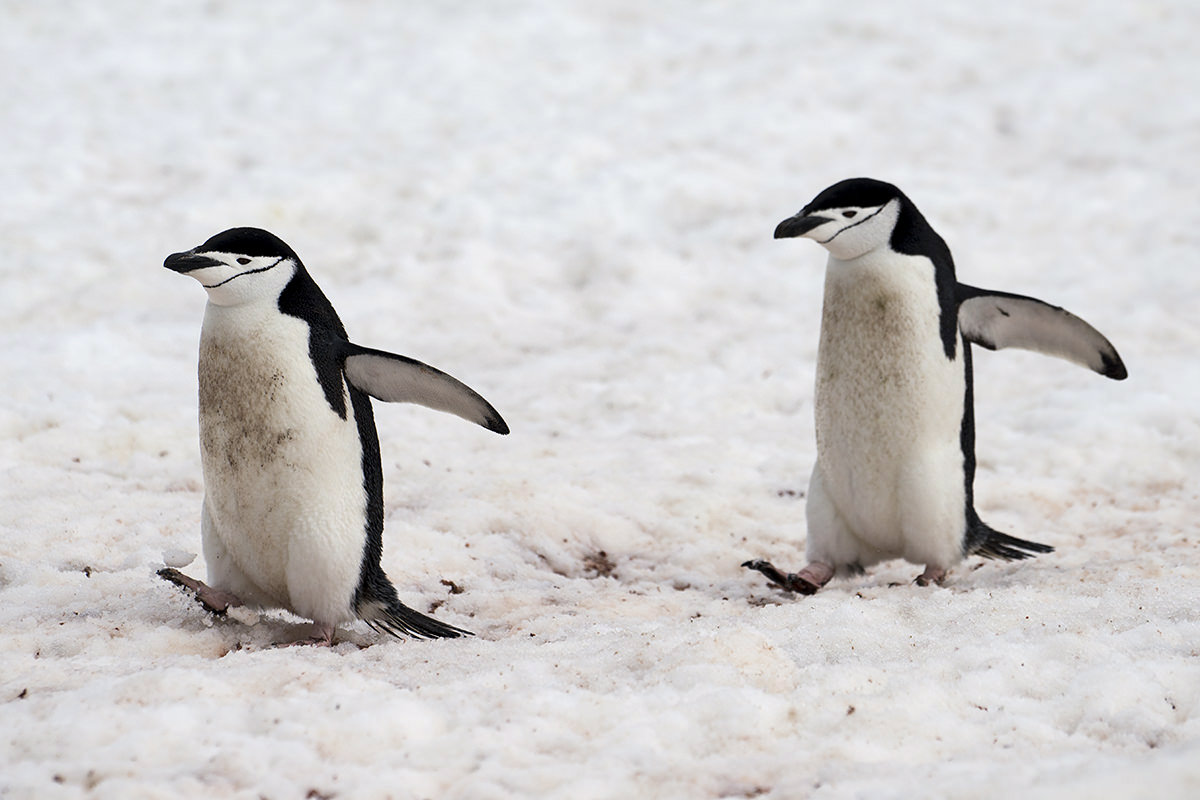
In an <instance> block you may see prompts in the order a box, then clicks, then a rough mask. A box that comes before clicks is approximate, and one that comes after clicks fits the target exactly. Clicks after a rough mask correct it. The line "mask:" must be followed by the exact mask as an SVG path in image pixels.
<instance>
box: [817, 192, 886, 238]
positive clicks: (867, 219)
mask: <svg viewBox="0 0 1200 800" xmlns="http://www.w3.org/2000/svg"><path fill="white" fill-rule="evenodd" d="M889 202H890V201H889ZM885 208H887V203H884V204H883V205H882V206H880V208H879V210H878V211H876V212H875V213H874V214H871V215H870V216H867V217H863V218H862V219H860V220H859V221H858V222H855V223H854V224H853V225H847V226H846V227H844V228H842V229H841V230H839V231H838V232H837V233H835V234H834V235H833V236H830V237H829V238H828V239H826V240H825V241H818V242H817V244H829V243H830V242H832V241H833V240H834V239H836V238H837V237H839V236H841V235H842V234H843V233H845V232H846V231H848V230H850V229H851V228H857V227H858V226H859V225H862V224H863V223H864V222H869V221H870V220H873V219H875V218H876V217H878V216H879V215H880V214H882V213H883V209H885Z"/></svg>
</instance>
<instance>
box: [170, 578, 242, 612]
mask: <svg viewBox="0 0 1200 800" xmlns="http://www.w3.org/2000/svg"><path fill="white" fill-rule="evenodd" d="M158 577H160V578H162V579H163V580H165V581H169V582H170V583H173V584H175V585H176V586H182V587H183V588H185V589H190V590H192V591H193V592H195V596H196V599H197V600H199V601H200V605H202V606H204V607H205V608H207V609H208V610H209V611H211V612H212V613H213V614H216V615H217V616H218V617H223V616H225V612H226V611H228V610H229V609H230V608H232V607H234V606H240V605H242V601H241V599H240V598H239V597H238V596H237V595H236V594H234V593H233V592H227V591H225V590H224V589H214V588H213V587H211V586H209V585H208V584H207V583H205V582H204V581H198V580H196V579H195V578H189V577H188V576H187V575H184V574H183V573H182V572H180V571H179V570H177V569H172V568H171V567H164V568H163V569H160V570H159V571H158Z"/></svg>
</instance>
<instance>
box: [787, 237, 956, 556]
mask: <svg viewBox="0 0 1200 800" xmlns="http://www.w3.org/2000/svg"><path fill="white" fill-rule="evenodd" d="M939 330H940V329H939V306H938V301H937V291H936V288H935V284H934V266H933V263H932V262H931V261H929V260H928V259H926V258H924V257H920V256H899V257H898V256H897V254H895V253H892V252H889V253H887V255H886V256H883V257H881V256H880V255H879V254H878V252H874V253H868V254H867V255H865V256H862V257H860V258H857V259H854V260H851V261H838V260H836V259H833V258H830V260H829V263H828V266H827V268H826V276H825V298H824V308H823V312H822V320H821V339H820V346H819V351H818V356H817V379H816V394H815V416H816V434H817V465H816V468H815V469H814V475H813V481H812V490H811V492H810V497H809V501H808V502H809V514H808V517H809V532H808V555H809V558H810V559H811V560H817V561H824V562H825V563H829V564H831V565H833V566H835V567H846V566H868V565H870V564H873V563H876V562H878V561H882V560H884V559H888V558H897V557H900V558H904V559H906V560H908V561H911V562H914V563H918V564H933V565H936V566H940V567H946V566H949V565H951V564H953V563H955V562H957V561H958V560H960V559H961V558H962V541H963V534H964V530H965V526H966V512H965V508H966V506H965V496H966V490H965V485H964V476H963V455H962V450H961V446H960V440H959V433H960V429H961V425H962V416H963V402H964V399H963V396H964V390H965V384H964V380H965V376H964V372H963V362H962V358H961V352H960V351H961V344H960V343H959V342H958V339H957V336H956V339H955V342H956V344H955V358H954V359H950V358H947V357H946V353H945V350H944V347H943V344H942V338H941V336H940V333H939Z"/></svg>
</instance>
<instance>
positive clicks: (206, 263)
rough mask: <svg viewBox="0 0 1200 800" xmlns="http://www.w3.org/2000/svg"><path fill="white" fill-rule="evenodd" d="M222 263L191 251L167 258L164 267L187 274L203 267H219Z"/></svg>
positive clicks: (173, 254) (174, 254)
mask: <svg viewBox="0 0 1200 800" xmlns="http://www.w3.org/2000/svg"><path fill="white" fill-rule="evenodd" d="M221 263H222V262H220V261H217V260H216V259H215V258H209V257H208V256H199V255H196V254H195V253H193V252H191V251H190V250H189V251H188V252H186V253H172V254H171V255H169V256H167V260H166V261H164V262H163V266H164V267H166V268H167V269H170V270H174V271H175V272H178V273H180V274H185V275H186V274H187V273H189V272H191V271H192V270H194V269H201V268H203V267H219V266H221Z"/></svg>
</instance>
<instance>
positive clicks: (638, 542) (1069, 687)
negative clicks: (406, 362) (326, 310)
mask: <svg viewBox="0 0 1200 800" xmlns="http://www.w3.org/2000/svg"><path fill="white" fill-rule="evenodd" d="M0 10H2V18H3V24H2V25H0V66H2V69H0V101H2V106H0V107H2V108H3V111H2V112H0V113H2V114H3V125H0V274H2V275H3V291H2V292H0V378H2V379H3V385H4V394H3V400H2V401H0V466H2V469H3V477H2V478H0V501H2V503H3V510H4V513H3V515H2V518H0V631H2V633H0V721H2V724H0V796H4V797H14V798H17V797H38V798H56V797H64V798H69V797H81V796H85V795H87V796H95V797H122V798H125V797H142V796H146V797H181V796H184V797H198V796H205V797H210V796H211V797H222V796H239V797H259V796H263V797H270V798H289V797H292V798H303V797H396V798H524V797H564V798H572V799H573V800H580V799H582V798H600V797H622V798H632V797H681V798H682V797H687V798H702V797H735V798H737V797H761V798H795V797H805V796H812V797H818V798H842V797H872V798H880V797H884V798H886V797H903V798H909V797H914V796H944V797H1012V796H1018V795H1019V796H1023V797H1037V796H1044V797H1053V798H1061V797H1088V798H1096V797H1125V796H1135V795H1141V796H1146V795H1150V794H1153V795H1154V796H1157V797H1195V796H1197V793H1200V589H1198V586H1200V569H1198V568H1197V562H1198V559H1197V544H1198V542H1200V527H1198V524H1197V518H1198V516H1200V500H1198V499H1197V495H1198V492H1200V488H1198V482H1197V477H1196V473H1197V469H1198V467H1200V410H1198V408H1200V407H1198V402H1200V400H1198V398H1200V372H1198V369H1197V358H1196V353H1197V351H1198V350H1200V326H1198V325H1197V323H1196V315H1197V307H1198V306H1197V303H1198V300H1200V269H1197V252H1198V250H1200V227H1198V226H1197V224H1196V213H1195V210H1196V187H1197V186H1198V185H1200V155H1198V154H1200V102H1198V101H1197V94H1196V86H1197V76H1200V48H1198V47H1197V46H1196V42H1197V39H1198V37H1200V6H1197V5H1196V4H1195V3H1194V2H1191V0H1163V1H1162V2H1158V1H1156V0H1146V1H1145V2H1125V3H1116V2H1106V3H1099V4H1080V3H1071V2H1013V3H990V4H986V5H984V4H967V3H960V4H955V3H940V2H934V1H933V0H923V2H913V3H893V2H886V1H885V0H864V1H863V2H856V3H850V4H841V5H839V4H831V3H828V2H824V3H816V2H807V0H797V1H796V2H786V3H781V2H774V1H773V0H746V1H745V2H737V3H725V2H709V1H705V0H701V1H700V2H697V0H686V2H685V1H684V0H665V1H664V2H656V3H642V2H633V0H613V1H607V2H591V0H568V1H567V2H554V3H550V2H546V3H522V2H506V1H503V0H502V1H501V2H489V3H466V2H456V1H454V0H448V1H447V2H434V3H389V2H382V0H379V1H372V0H357V1H354V0H347V2H338V3H334V2H323V3H305V4H295V3H287V2H281V1H279V0H270V1H269V2H261V3H232V2H224V0H215V1H214V2H206V3H187V2H167V3H154V4H147V3H133V2H127V1H125V2H116V1H114V2H105V3H85V2H62V3H31V2H19V1H18V0H12V1H11V2H4V3H3V5H2V9H0ZM857 175H868V176H872V177H877V178H882V179H885V180H890V181H892V182H895V183H897V184H898V185H900V186H901V187H902V188H904V189H905V190H906V192H907V193H908V195H909V196H910V197H911V198H912V199H913V200H914V202H916V204H917V205H918V206H919V207H920V208H921V210H922V211H923V212H924V213H925V215H926V216H927V217H928V219H929V220H930V221H931V222H932V224H933V225H934V227H935V228H936V229H937V230H938V231H939V232H940V233H941V234H942V235H943V236H944V237H945V238H946V239H947V241H948V242H949V244H950V246H951V248H952V249H953V251H954V254H955V258H956V262H957V266H958V271H959V277H960V278H961V279H962V280H963V281H964V282H967V283H971V284H974V285H977V286H983V287H987V288H994V289H1002V290H1007V291H1013V292H1020V293H1023V294H1030V295H1034V296H1036V297H1039V298H1042V299H1045V300H1047V301H1049V302H1053V303H1056V304H1060V305H1063V306H1064V307H1066V308H1068V309H1070V310H1071V311H1073V312H1075V313H1077V314H1079V315H1080V316H1082V317H1084V318H1085V319H1087V320H1088V321H1089V322H1091V323H1093V324H1094V325H1095V326H1096V327H1097V328H1099V329H1100V330H1101V331H1103V332H1104V333H1105V334H1106V335H1107V336H1108V337H1109V338H1110V339H1111V340H1112V341H1113V343H1114V344H1115V345H1116V346H1117V348H1118V350H1119V351H1120V352H1121V355H1122V356H1123V358H1124V359H1125V361H1126V363H1127V364H1128V366H1129V372H1130V377H1129V379H1128V380H1127V381H1124V382H1115V381H1109V380H1105V379H1104V378H1101V377H1099V376H1097V375H1095V374H1092V373H1090V372H1088V371H1086V370H1084V369H1080V368H1078V367H1076V366H1074V365H1071V364H1068V363H1066V362H1062V361H1058V360H1054V359H1049V358H1046V357H1044V356H1039V355H1036V354H1032V353H1025V352H1017V351H1005V352H999V353H988V352H985V351H981V350H977V351H976V359H975V361H976V407H977V416H978V426H977V427H978V456H979V474H978V478H977V482H976V493H977V505H978V508H979V510H980V513H981V515H982V516H983V518H984V519H985V520H987V521H988V522H990V523H991V524H992V525H993V526H995V527H997V528H998V529H1000V530H1004V531H1008V532H1010V533H1012V534H1014V535H1017V536H1021V537H1024V538H1029V539H1033V540H1036V541H1041V542H1046V543H1048V544H1051V545H1054V546H1055V547H1056V548H1058V549H1057V551H1056V552H1055V553H1053V554H1050V555H1046V556H1042V557H1039V558H1036V559H1033V560H1031V561H1027V562H1023V563H995V562H982V561H980V560H978V559H973V560H970V561H968V562H966V563H964V564H962V565H960V566H959V567H958V568H956V569H955V570H953V572H952V573H951V575H950V578H949V580H948V582H947V583H946V584H945V585H944V586H942V587H929V588H920V587H917V586H914V585H913V584H912V579H913V578H914V577H915V576H916V574H917V573H918V572H919V571H920V566H919V565H911V564H906V563H903V562H889V563H886V564H883V565H880V566H878V567H875V568H872V569H871V570H869V571H868V572H867V573H866V574H865V575H863V576H860V577H857V578H853V579H839V580H835V581H834V582H833V583H831V584H830V585H829V586H828V587H827V588H826V589H825V590H823V591H822V592H820V593H819V594H817V595H816V596H814V597H812V598H801V597H795V596H788V595H785V594H782V593H780V592H778V591H776V590H773V589H772V588H771V587H770V586H769V585H767V583H766V581H765V580H764V579H763V578H762V576H760V575H758V574H757V573H751V572H749V571H747V570H744V569H742V568H741V567H740V566H739V565H740V563H741V562H742V561H744V560H746V559H748V558H755V557H766V558H770V559H771V560H773V561H774V562H775V563H777V564H779V565H780V566H784V567H788V568H791V569H796V568H798V567H799V566H800V565H802V564H803V557H804V539H805V523H804V492H805V489H806V486H807V479H808V474H809V471H810V470H811V468H812V464H813V460H814V441H813V438H814V437H813V429H812V381H813V372H814V363H815V358H816V343H817V331H818V324H819V315H820V305H821V290H822V279H823V264H824V260H825V253H824V251H822V250H821V249H820V248H819V247H817V246H816V245H814V244H813V243H811V242H808V241H803V240H788V241H773V240H772V237H771V233H772V230H773V228H774V226H775V224H776V223H777V222H778V221H779V220H781V219H783V218H784V217H787V216H789V215H791V214H793V213H794V212H795V211H796V210H797V209H799V208H800V207H801V206H802V205H803V204H804V203H806V202H807V201H808V200H810V199H811V198H812V197H813V195H815V194H816V193H817V192H818V191H820V190H821V189H823V188H824V187H826V186H827V185H829V184H831V183H833V182H834V181H836V180H839V179H842V178H846V177H851V176H857ZM237 225H255V226H260V227H264V228H267V229H269V230H271V231H273V232H274V233H276V234H278V235H279V236H280V237H282V238H283V239H284V240H285V241H287V242H288V243H289V244H290V245H292V247H293V248H294V249H295V250H296V251H297V252H298V253H299V254H300V256H301V257H302V258H303V259H304V261H305V263H306V264H307V265H308V268H309V270H310V271H311V273H312V274H313V275H314V277H315V278H316V279H317V281H318V283H320V285H321V286H322V288H323V289H324V290H325V292H326V294H327V295H328V296H329V297H330V299H331V300H332V301H333V303H334V305H335V306H336V307H337V309H338V311H339V312H340V314H341V316H342V318H343V320H344V321H345V323H346V325H347V328H348V329H349V331H350V334H351V337H352V338H353V339H354V340H355V341H357V342H359V343H362V344H364V345H367V346H371V347H377V348H382V349H387V350H392V351H395V352H400V353H403V354H406V355H409V356H412V357H414V358H419V359H421V360H423V361H426V362H427V363H430V364H433V365H435V366H437V367H440V368H442V369H444V370H446V371H448V372H450V373H451V374H453V375H455V376H456V377H459V378H460V379H462V380H464V381H465V382H467V383H468V384H470V385H471V386H472V387H474V388H475V389H477V390H478V391H480V392H481V393H482V394H483V395H484V396H485V397H487V398H488V399H489V400H490V401H492V403H494V404H495V406H496V407H497V408H498V409H499V410H500V412H501V413H502V414H503V415H504V417H505V418H506V419H507V421H508V422H509V424H510V425H511V426H512V434H511V435H510V436H508V437H500V436H495V435H493V434H491V433H489V432H487V431H485V430H483V429H481V428H477V427H475V426H472V425H470V424H467V423H465V422H463V421H462V420H459V419H456V418H454V417H451V416H448V415H443V414H438V413H435V412H432V411H429V410H427V409H423V408H420V407H416V406H389V405H383V404H376V408H375V414H376V418H377V421H378V425H379V434H380V441H381V447H382V452H383V458H384V468H385V477H386V497H387V507H386V515H387V519H386V531H385V549H384V567H385V568H386V570H387V572H388V574H389V575H390V576H391V578H392V579H393V580H394V581H395V583H396V584H397V587H398V589H399V590H400V594H401V597H402V599H403V600H404V601H405V602H407V603H409V604H410V605H413V606H414V607H416V608H418V609H420V610H422V611H431V613H433V614H434V615H435V616H437V617H438V618H439V619H442V620H445V621H446V622H449V623H451V624H453V625H458V626H462V627H466V628H470V629H471V630H473V631H474V632H475V633H476V634H477V636H476V637H474V638H470V639H460V640H453V641H432V642H417V641H398V640H394V639H388V638H386V637H380V636H378V635H376V634H374V633H372V632H371V631H370V630H368V629H367V628H366V627H365V626H363V625H361V624H359V625H355V626H352V627H346V628H343V629H342V630H341V631H340V632H339V635H338V640H337V642H338V643H337V644H336V645H335V647H334V648H333V649H324V650H322V649H313V648H288V649H276V648H273V647H272V644H273V643H275V642H278V641H281V640H286V639H289V638H296V637H299V636H302V635H304V634H305V633H306V632H307V629H308V628H307V625H306V623H305V622H304V621H303V620H298V619H295V618H293V617H290V616H288V615H286V614H284V613H282V612H269V613H265V614H262V615H261V616H259V615H255V614H242V615H240V619H227V620H214V619H213V618H212V617H210V616H207V615H206V614H205V613H204V612H203V610H202V609H201V608H200V607H199V606H198V605H197V604H196V603H194V602H193V601H192V600H190V599H189V598H188V597H187V596H186V595H185V594H184V592H183V591H182V590H180V589H179V588H177V587H174V586H172V585H170V584H167V583H165V582H163V581H161V580H159V579H158V578H156V577H155V570H156V569H159V568H161V567H162V566H164V565H165V564H171V565H176V566H181V565H184V564H188V566H186V567H185V571H187V572H189V573H191V574H193V575H197V576H203V574H204V565H203V557H202V556H201V557H198V558H196V560H194V561H192V554H194V553H198V552H199V550H200V533H199V514H200V503H201V498H202V496H203V487H202V477H201V474H200V460H199V452H198V444H197V435H196V375H195V365H196V345H197V340H198V336H199V329H200V319H201V315H202V309H203V305H204V301H205V298H204V293H203V291H202V290H201V289H200V288H199V287H198V286H197V285H196V284H195V283H194V282H192V281H189V280H187V279H185V278H181V277H180V276H179V275H176V274H173V273H171V272H169V271H167V270H164V269H162V267H161V264H162V260H163V258H164V256H166V255H167V254H168V253H171V252H175V251H179V250H183V249H186V248H189V247H191V246H193V245H196V244H198V243H200V242H202V241H203V240H204V239H206V238H208V237H209V236H210V235H212V234H214V233H216V232H218V231H220V230H223V229H225V228H228V227H233V226H237ZM188 562H191V563H190V564H189V563H188ZM460 589H461V591H459V590H460ZM247 623H252V624H247Z"/></svg>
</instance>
